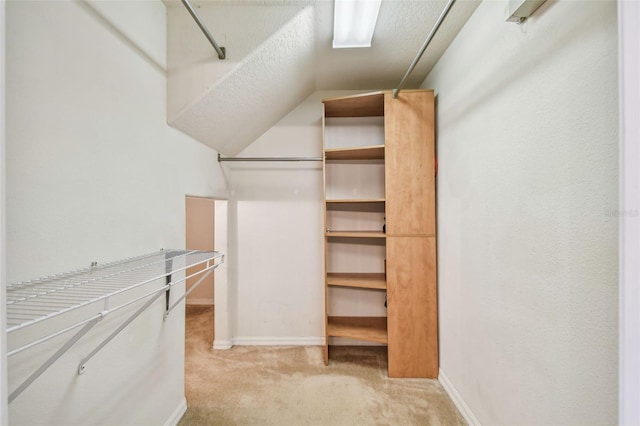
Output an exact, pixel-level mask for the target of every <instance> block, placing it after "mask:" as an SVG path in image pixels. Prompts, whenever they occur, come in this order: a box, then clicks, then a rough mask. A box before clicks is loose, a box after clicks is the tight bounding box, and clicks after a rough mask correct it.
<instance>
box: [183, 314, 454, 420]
mask: <svg viewBox="0 0 640 426" xmlns="http://www.w3.org/2000/svg"><path fill="white" fill-rule="evenodd" d="M212 342H213V308H212V307H201V306H188V308H187V330H186V373H185V382H186V395H187V404H188V407H189V408H188V410H187V412H186V414H185V415H184V417H183V418H182V420H181V421H180V423H179V425H180V426H192V425H282V426H294V425H296V426H297V425H325V426H332V425H461V424H465V422H464V419H463V418H462V416H461V415H460V413H459V412H458V411H457V409H456V407H455V406H454V405H453V402H452V401H451V400H450V399H449V397H448V395H447V394H446V393H445V391H444V389H443V388H442V386H441V385H440V383H439V382H438V381H437V380H429V379H390V378H389V377H387V358H386V348H383V347H375V346H365V347H362V346H350V347H345V346H336V347H334V346H332V347H331V360H330V364H329V366H325V365H324V363H323V361H322V350H321V348H320V347H317V346H306V347H302V346H293V347H291V346H276V347H265V346H236V347H233V348H232V349H229V350H213V349H212Z"/></svg>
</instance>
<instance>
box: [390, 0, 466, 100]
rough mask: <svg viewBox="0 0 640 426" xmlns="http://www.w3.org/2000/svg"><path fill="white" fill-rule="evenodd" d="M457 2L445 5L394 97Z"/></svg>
mask: <svg viewBox="0 0 640 426" xmlns="http://www.w3.org/2000/svg"><path fill="white" fill-rule="evenodd" d="M455 2H456V0H449V2H448V3H447V4H446V5H445V7H444V10H443V11H442V13H441V14H440V16H439V17H438V20H437V21H436V23H435V25H434V26H433V28H432V29H431V32H430V33H429V35H427V38H426V39H425V41H424V43H422V47H421V48H420V50H419V51H418V54H417V55H416V57H415V58H414V59H413V62H411V65H409V69H408V70H407V72H406V73H404V77H402V80H401V81H400V84H398V88H397V89H393V99H396V98H397V97H398V94H399V93H400V90H402V88H403V87H404V85H405V83H406V82H407V79H408V78H409V76H410V75H411V73H412V72H413V69H414V68H415V67H416V65H418V61H419V60H420V58H422V55H423V53H424V51H425V50H427V47H428V46H429V43H431V40H432V39H433V36H434V35H435V34H436V32H437V31H438V28H440V25H441V24H442V21H444V18H445V17H446V16H447V14H448V13H449V10H451V6H453V4H454V3H455Z"/></svg>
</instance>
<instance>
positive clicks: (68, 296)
mask: <svg viewBox="0 0 640 426" xmlns="http://www.w3.org/2000/svg"><path fill="white" fill-rule="evenodd" d="M223 262H224V255H223V254H222V253H219V252H215V251H199V250H161V251H160V252H156V253H151V254H146V255H143V256H138V257H134V258H129V259H125V260H120V261H117V262H113V263H108V264H104V265H97V264H95V265H92V266H91V267H89V268H85V269H80V270H77V271H72V272H67V273H64V274H59V275H53V276H50V277H46V278H41V279H38V280H34V281H25V282H21V283H17V284H10V285H8V286H7V299H6V300H7V306H6V310H7V333H14V332H17V331H18V330H23V329H25V328H28V327H29V328H30V327H32V326H34V325H36V324H39V323H42V322H44V321H48V320H51V319H53V318H56V317H62V316H65V314H69V313H72V312H76V313H80V314H83V315H71V316H72V317H74V321H73V322H72V323H71V324H70V325H69V324H65V323H61V324H64V326H61V327H60V328H58V329H56V330H54V331H52V332H48V333H47V334H46V335H44V336H40V337H37V338H34V339H33V340H31V341H29V342H27V343H25V344H23V345H22V346H20V347H18V348H15V349H13V350H10V351H9V352H8V353H7V355H8V356H12V355H15V354H17V353H19V352H22V351H24V350H26V349H29V348H31V347H33V346H36V345H38V344H40V343H43V342H46V341H48V340H50V339H53V338H54V337H57V336H59V335H61V334H64V333H67V332H69V331H71V330H74V329H76V328H79V327H82V326H84V327H82V329H80V330H79V331H78V332H76V333H75V334H74V335H73V337H71V339H69V340H68V341H67V342H66V343H65V345H63V346H62V347H61V348H60V349H59V350H58V351H57V352H56V353H54V354H53V355H52V356H51V357H50V358H49V359H48V360H47V361H46V362H45V363H44V364H43V365H42V366H41V367H40V368H39V369H38V370H36V371H35V372H34V373H33V374H32V375H31V376H30V377H29V378H28V379H27V380H26V381H25V382H24V383H23V384H22V385H20V386H19V387H18V388H17V389H16V390H14V391H13V393H11V395H9V402H11V401H13V399H15V398H16V397H17V396H18V395H19V394H20V393H22V391H24V389H26V388H27V387H28V386H29V385H30V384H31V383H32V382H33V381H34V380H35V379H37V378H38V377H39V376H40V375H41V374H42V373H43V372H44V371H45V370H46V369H47V368H49V367H50V366H51V364H53V363H54V362H55V361H56V360H57V359H58V358H59V357H60V356H62V354H64V353H65V352H66V351H67V350H68V349H69V348H71V346H73V345H74V344H75V343H76V342H77V341H78V340H79V339H80V338H81V337H82V336H83V335H84V334H86V333H87V332H88V331H89V330H90V329H91V328H92V327H93V326H94V325H95V324H97V323H98V322H100V321H101V320H102V319H103V318H104V317H105V316H107V315H108V314H110V313H112V312H114V311H117V310H120V309H122V308H124V307H126V306H129V305H132V304H134V303H136V302H139V301H142V300H145V299H147V302H146V303H145V304H144V305H142V306H141V307H140V308H139V309H138V310H137V311H136V312H135V313H134V314H133V315H131V316H130V317H129V318H127V320H125V321H124V322H123V323H122V324H121V325H120V326H119V327H118V328H117V329H116V330H114V332H113V333H111V335H109V337H107V338H106V339H105V340H104V341H103V342H102V343H101V344H100V345H98V346H97V347H96V349H95V350H94V351H92V352H91V353H90V354H89V355H88V356H87V357H85V358H84V359H83V360H82V362H81V363H80V366H79V367H78V374H82V373H83V372H84V369H85V364H86V362H87V361H88V360H89V359H90V358H92V357H93V356H94V355H95V354H96V353H97V352H98V351H100V350H101V349H102V348H103V347H104V346H105V345H106V344H107V343H109V342H110V341H111V340H112V339H113V338H114V337H116V336H117V335H118V334H119V333H120V332H121V331H122V330H123V329H124V328H125V327H126V326H127V325H129V324H130V323H131V322H132V321H133V320H134V319H135V318H137V317H138V316H139V315H140V314H141V313H142V312H144V311H145V310H146V309H147V308H148V307H149V306H151V304H152V303H153V302H154V301H155V300H157V299H158V298H159V297H160V296H162V294H166V304H165V314H164V319H165V320H166V319H167V317H168V316H169V313H170V312H171V310H173V308H175V307H176V306H177V305H178V304H179V303H180V302H181V301H182V300H183V299H184V298H185V297H186V296H187V295H188V294H189V293H190V292H191V291H193V290H194V289H195V288H196V287H197V286H198V285H199V284H200V283H202V282H203V281H204V279H205V278H206V277H207V276H209V275H210V274H211V273H212V272H213V270H214V269H215V268H217V267H218V266H220V265H221V264H222V263H223ZM194 270H195V272H194ZM183 272H184V273H183ZM176 276H179V278H177V277H176ZM196 276H200V277H199V279H198V281H197V282H196V283H194V284H193V285H192V286H191V288H190V289H189V291H187V292H185V293H184V294H183V295H182V296H181V297H180V298H178V299H177V300H176V301H174V302H173V304H172V305H169V292H170V289H171V287H173V286H174V285H175V284H178V283H181V282H184V281H186V280H187V279H189V278H192V277H196ZM163 279H164V281H163V282H162V285H161V286H160V287H157V286H155V287H154V288H153V289H151V290H149V289H148V288H147V287H148V286H147V285H148V284H152V283H154V282H157V281H160V280H163ZM136 289H137V290H136ZM127 295H130V296H131V297H126V296H127ZM114 300H115V301H117V302H118V303H116V305H115V306H111V303H112V301H114ZM96 306H97V307H99V309H96V310H92V309H91V308H92V307H96ZM87 308H88V309H87ZM86 312H89V314H86ZM79 316H80V317H81V318H78V317H79Z"/></svg>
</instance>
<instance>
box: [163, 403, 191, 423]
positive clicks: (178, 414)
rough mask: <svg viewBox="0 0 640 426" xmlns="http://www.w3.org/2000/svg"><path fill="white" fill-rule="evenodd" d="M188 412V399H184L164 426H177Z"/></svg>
mask: <svg viewBox="0 0 640 426" xmlns="http://www.w3.org/2000/svg"><path fill="white" fill-rule="evenodd" d="M186 412H187V398H182V401H180V404H179V405H178V407H177V408H176V409H175V410H174V411H173V413H171V416H169V419H167V421H166V422H165V423H164V426H176V425H177V424H178V422H179V421H180V419H181V418H182V416H184V413H186Z"/></svg>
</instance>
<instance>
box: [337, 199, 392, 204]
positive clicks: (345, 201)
mask: <svg viewBox="0 0 640 426" xmlns="http://www.w3.org/2000/svg"><path fill="white" fill-rule="evenodd" d="M326 202H327V204H360V203H362V204H365V203H384V198H361V199H355V198H353V199H343V200H326Z"/></svg>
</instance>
